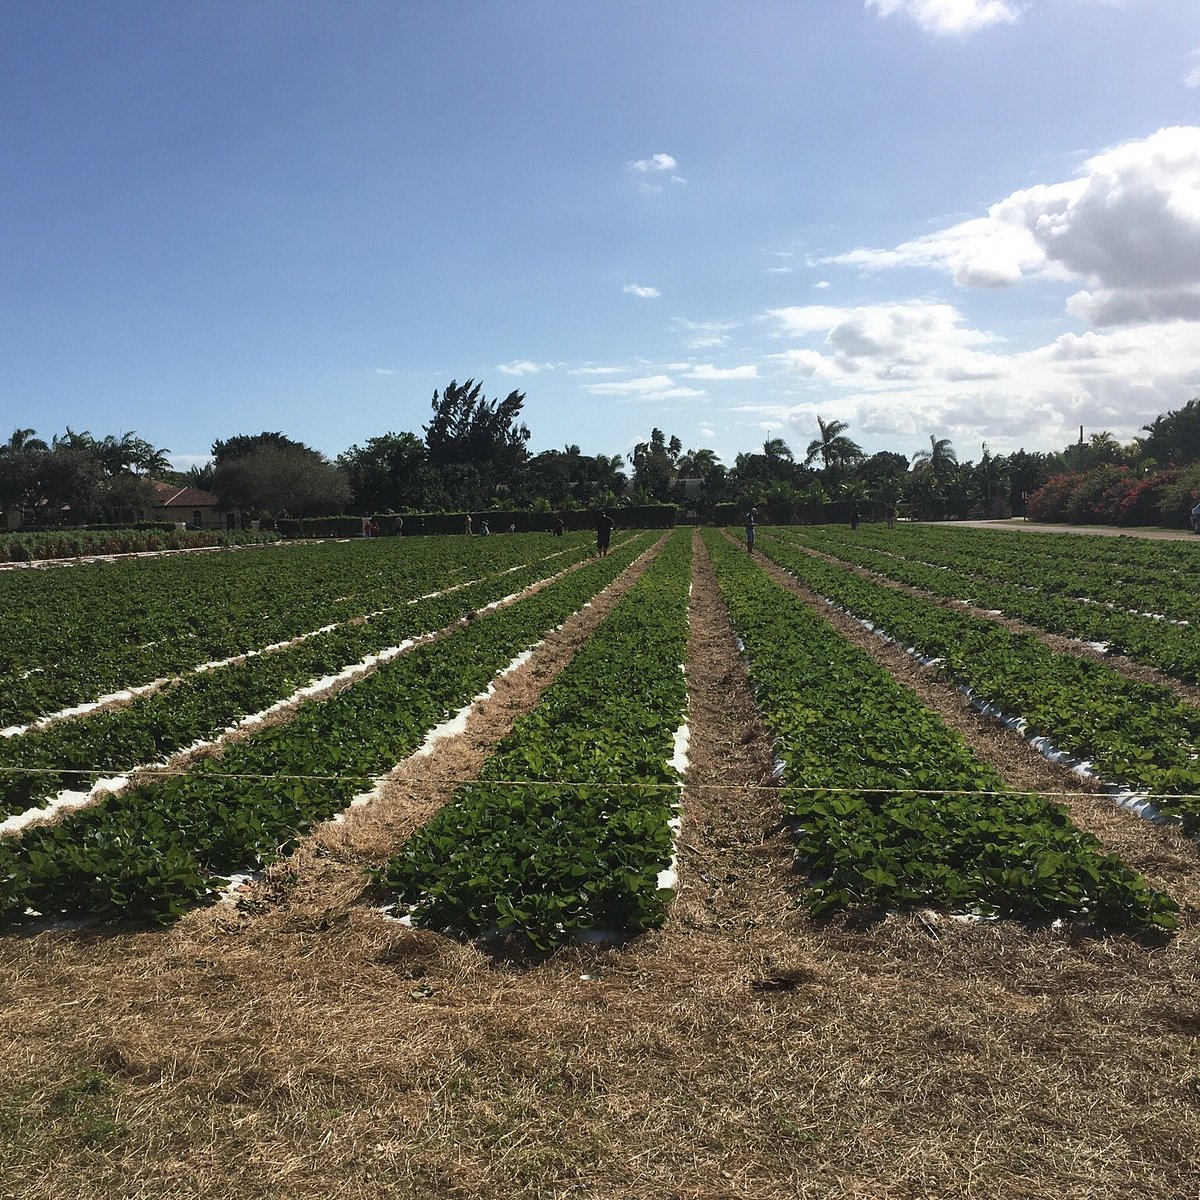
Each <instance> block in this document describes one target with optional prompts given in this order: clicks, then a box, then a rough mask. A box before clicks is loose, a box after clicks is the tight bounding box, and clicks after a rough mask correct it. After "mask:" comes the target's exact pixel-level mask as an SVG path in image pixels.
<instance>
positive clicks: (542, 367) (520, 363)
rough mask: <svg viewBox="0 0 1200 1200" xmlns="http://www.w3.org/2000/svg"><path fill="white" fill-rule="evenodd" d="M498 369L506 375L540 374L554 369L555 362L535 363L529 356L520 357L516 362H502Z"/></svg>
mask: <svg viewBox="0 0 1200 1200" xmlns="http://www.w3.org/2000/svg"><path fill="white" fill-rule="evenodd" d="M497 370H499V371H503V372H504V374H505V375H538V374H540V373H541V372H542V371H553V370H554V364H553V363H535V362H530V361H529V359H527V358H518V359H516V360H515V361H514V362H507V363H500V364H499V365H498V367H497Z"/></svg>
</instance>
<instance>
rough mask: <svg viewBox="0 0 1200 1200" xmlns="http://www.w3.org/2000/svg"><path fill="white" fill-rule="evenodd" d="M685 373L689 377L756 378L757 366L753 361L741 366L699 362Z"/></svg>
mask: <svg viewBox="0 0 1200 1200" xmlns="http://www.w3.org/2000/svg"><path fill="white" fill-rule="evenodd" d="M685 374H686V375H687V377H688V378H689V379H710V380H720V379H757V378H758V367H756V366H755V365H754V364H753V363H748V364H746V365H745V366H741V367H716V366H713V364H712V363H700V364H698V365H697V366H694V367H692V368H691V369H690V370H688V371H686V372H685Z"/></svg>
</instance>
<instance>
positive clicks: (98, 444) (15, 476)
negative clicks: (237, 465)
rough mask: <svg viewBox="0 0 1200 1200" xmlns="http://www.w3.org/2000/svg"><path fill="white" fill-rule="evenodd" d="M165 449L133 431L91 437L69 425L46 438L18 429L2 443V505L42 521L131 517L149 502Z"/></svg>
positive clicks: (166, 465)
mask: <svg viewBox="0 0 1200 1200" xmlns="http://www.w3.org/2000/svg"><path fill="white" fill-rule="evenodd" d="M167 453H168V451H166V450H163V449H159V448H158V447H156V446H154V445H152V444H151V443H150V442H148V441H146V439H145V438H141V437H138V435H137V434H136V433H122V434H120V435H113V434H108V435H106V436H105V437H104V438H95V437H93V436H92V435H91V434H90V433H89V432H88V431H87V430H84V431H83V432H82V433H80V432H77V431H76V430H74V429H71V428H70V427H69V426H68V428H67V431H66V432H65V433H64V434H62V435H55V436H54V438H53V439H52V440H51V441H50V442H49V443H47V442H46V441H44V440H43V439H42V438H39V437H37V436H36V431H35V430H33V429H17V430H14V431H13V433H12V435H11V436H10V438H9V439H8V441H7V442H5V443H0V508H3V509H19V510H21V511H22V512H23V513H25V514H27V515H28V516H29V517H30V518H31V519H32V520H35V521H38V522H43V523H64V522H70V523H72V524H80V523H83V522H86V521H109V522H117V521H123V520H132V519H134V518H135V517H136V515H137V514H138V513H139V512H140V511H141V510H143V509H145V508H147V507H149V505H150V503H151V501H152V499H153V488H152V487H151V484H150V477H151V475H152V474H154V475H158V474H161V473H163V472H165V471H166V470H167V469H168V468H169V463H168V461H167Z"/></svg>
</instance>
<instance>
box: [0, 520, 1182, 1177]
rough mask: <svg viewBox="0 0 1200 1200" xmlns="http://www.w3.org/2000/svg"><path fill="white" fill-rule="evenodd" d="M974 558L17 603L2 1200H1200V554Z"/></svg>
mask: <svg viewBox="0 0 1200 1200" xmlns="http://www.w3.org/2000/svg"><path fill="white" fill-rule="evenodd" d="M984 524H986V523H978V524H976V523H972V522H954V523H950V524H947V525H925V524H919V523H912V524H909V523H903V524H901V525H898V526H897V527H896V528H895V529H887V528H886V527H884V526H882V525H880V526H864V527H862V528H861V529H859V530H856V531H852V530H850V529H849V528H847V527H836V526H815V527H804V526H795V527H777V528H773V527H764V528H762V529H760V530H759V531H758V538H757V546H756V549H755V551H754V553H753V554H747V553H746V548H745V545H744V541H743V540H742V539H741V532H740V531H739V530H727V531H719V530H711V529H710V530H705V531H698V530H697V531H693V530H692V529H690V528H687V529H678V530H675V531H669V532H665V533H660V532H656V531H643V532H637V531H625V532H622V531H618V532H617V534H616V535H615V536H614V543H613V549H612V552H611V553H610V554H609V555H608V556H607V557H599V558H598V557H596V556H595V553H594V544H593V539H592V538H591V536H590V535H585V534H568V535H566V536H565V537H562V538H554V537H550V536H548V535H540V534H518V535H512V536H508V537H498V538H490V539H480V538H475V539H471V538H462V537H444V538H433V537H431V538H421V539H407V538H406V539H403V540H401V539H379V540H375V541H360V542H350V543H338V544H329V543H322V544H313V545H305V546H295V547H289V548H287V549H286V550H280V549H274V548H263V549H244V550H237V551H235V552H233V553H229V554H197V555H179V556H172V557H164V558H139V559H136V560H127V561H116V562H109V563H96V564H79V565H77V566H71V567H67V566H63V567H61V568H55V569H53V570H46V571H14V572H6V573H2V574H0V597H2V598H3V602H4V605H5V609H6V612H8V614H9V621H8V622H6V627H5V629H4V630H0V673H2V674H3V676H4V678H5V680H6V687H5V689H4V694H3V696H0V980H2V981H3V982H2V985H0V988H2V990H0V1015H2V1016H3V1021H2V1027H3V1028H4V1030H5V1032H6V1034H7V1037H6V1039H5V1041H6V1049H7V1053H6V1054H5V1056H4V1058H3V1059H2V1060H0V1129H2V1130H3V1136H0V1196H3V1197H7V1196H12V1197H17V1196H20V1197H23V1198H24V1197H39V1198H40V1197H45V1198H47V1200H49V1198H52V1197H53V1198H57V1197H63V1196H66V1195H67V1194H70V1195H72V1196H80V1197H92V1196H95V1197H99V1196H101V1195H104V1196H120V1197H123V1196H128V1197H134V1196H143V1195H156V1196H180V1197H183V1196H187V1197H193V1196H194V1197H214V1198H215V1197H218V1196H228V1195H229V1194H231V1193H232V1192H234V1191H235V1190H246V1191H254V1192H257V1193H259V1194H263V1195H269V1196H276V1195H278V1196H289V1197H291V1196H297V1197H304V1196H312V1197H319V1196H329V1195H339V1196H349V1197H363V1198H366V1197H384V1196H388V1197H394V1196H413V1197H417V1196H433V1195H437V1196H461V1197H490V1196H496V1197H499V1196H502V1195H503V1196H528V1197H550V1196H554V1197H558V1196H563V1197H566V1196H576V1195H580V1196H588V1195H594V1196H604V1197H608V1196H614V1197H615V1196H630V1197H632V1196H644V1195H661V1196H668V1197H679V1198H681V1200H682V1198H684V1197H689V1198H690V1197H695V1198H697V1200H699V1198H701V1197H705V1198H707V1197H718V1196H720V1197H724V1196H729V1197H738V1196H745V1197H781V1198H782V1197H785V1196H787V1197H794V1196H805V1197H806V1196H812V1197H863V1198H866V1197H897V1198H900V1197H904V1198H909V1197H913V1198H915V1197H933V1196H937V1197H945V1196H955V1197H957V1196H962V1197H968V1196H988V1197H993V1196H994V1197H1010V1196H1011V1197H1014V1198H1015V1197H1032V1196H1047V1197H1050V1196H1054V1197H1063V1196H1069V1197H1080V1198H1081V1200H1082V1198H1084V1197H1089V1198H1091V1197H1114V1198H1115V1197H1124V1196H1128V1195H1131V1194H1137V1195H1140V1196H1147V1197H1162V1198H1163V1200H1167V1198H1168V1197H1172V1198H1173V1197H1178V1196H1183V1195H1192V1194H1196V1193H1197V1192H1198V1191H1200V1169H1198V1168H1196V1166H1195V1162H1196V1160H1197V1157H1198V1156H1200V1137H1198V1136H1197V1133H1196V1130H1197V1128H1198V1127H1200V1126H1198V1123H1197V1115H1198V1112H1200V1053H1198V1051H1197V1045H1198V1043H1197V1038H1198V1037H1200V1002H1198V1001H1197V999H1196V995H1197V993H1196V982H1197V977H1198V975H1200V941H1198V938H1197V916H1198V914H1200V848H1198V846H1197V842H1196V836H1197V834H1198V832H1200V760H1198V752H1200V751H1198V748H1200V639H1197V637H1196V634H1195V629H1196V627H1197V624H1200V601H1198V600H1197V599H1196V598H1195V595H1194V581H1195V579H1196V578H1197V577H1198V572H1197V569H1198V568H1200V539H1197V540H1196V541H1195V542H1188V541H1187V539H1188V538H1189V537H1194V535H1189V534H1186V533H1183V534H1180V535H1179V536H1178V537H1177V538H1156V537H1155V536H1153V534H1154V532H1155V531H1141V530H1138V531H1121V532H1122V533H1131V534H1132V535H1133V536H1131V537H1129V538H1113V537H1107V536H1091V537H1089V536H1080V534H1081V533H1084V532H1086V533H1093V534H1098V533H1101V531H1094V530H1087V531H1079V530H1076V531H1073V532H1072V533H1071V534H1063V533H1058V532H1055V531H1051V530H1038V531H1037V532H1039V534H1041V536H1037V537H1021V536H1019V535H1018V536H1014V531H1013V529H1012V528H1006V529H996V528H983V527H982V526H983V525H984ZM1029 528H1030V529H1032V528H1034V527H1029ZM1144 534H1150V536H1144Z"/></svg>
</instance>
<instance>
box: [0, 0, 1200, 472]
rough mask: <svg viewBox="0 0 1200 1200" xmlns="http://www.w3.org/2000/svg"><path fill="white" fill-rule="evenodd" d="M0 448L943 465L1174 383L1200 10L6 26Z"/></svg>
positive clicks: (265, 2) (1187, 246)
mask: <svg viewBox="0 0 1200 1200" xmlns="http://www.w3.org/2000/svg"><path fill="white" fill-rule="evenodd" d="M0 32H2V36H0V279H2V280H3V302H2V303H0V421H4V422H5V423H6V427H0V434H3V436H5V437H6V436H7V434H8V432H9V431H10V430H11V429H12V428H16V427H33V428H35V429H37V430H38V432H39V433H40V434H42V435H43V436H46V437H48V436H49V435H51V434H54V433H60V432H62V431H63V430H64V429H65V427H66V426H68V425H69V426H71V427H72V428H74V429H77V430H79V429H89V430H91V431H92V432H93V433H94V434H96V435H97V436H99V435H102V434H105V433H120V432H124V431H126V430H136V431H137V432H138V433H139V434H141V435H142V436H143V437H146V438H148V439H150V440H151V441H153V442H154V443H155V444H157V445H161V446H165V447H168V448H169V449H170V450H171V451H172V453H173V455H174V456H175V457H177V459H178V461H179V462H180V463H186V462H189V461H202V460H203V458H204V457H205V456H206V455H207V452H208V448H209V446H210V445H211V443H212V441H213V439H214V438H223V437H228V436H231V435H233V434H237V433H256V432H259V431H260V430H263V429H282V430H284V431H285V432H287V433H288V434H289V435H291V436H293V437H296V438H299V439H301V440H303V441H305V442H307V443H309V444H310V445H313V446H315V447H317V448H318V449H320V450H322V451H324V452H325V453H327V454H329V455H331V456H332V455H336V454H337V453H339V452H340V451H341V450H343V449H345V448H346V447H347V446H349V445H350V444H352V443H355V442H359V443H361V442H362V441H364V440H365V439H367V438H369V437H371V436H373V435H376V434H381V433H384V432H387V431H389V430H396V431H399V430H406V429H407V430H412V431H414V432H418V433H419V432H420V426H421V424H422V423H423V422H425V421H427V420H428V415H429V401H430V398H431V396H432V394H433V391H434V389H435V388H440V387H441V386H443V385H444V384H445V383H446V382H447V381H448V380H450V379H451V378H457V379H458V380H460V381H462V380H464V379H467V378H469V377H473V378H475V379H482V380H483V381H484V384H485V389H486V392H487V394H488V395H491V396H502V395H504V394H506V393H507V392H508V391H509V390H511V389H512V388H514V387H516V388H520V389H521V390H523V391H525V392H526V394H527V401H526V408H525V415H526V420H527V423H528V424H529V426H530V427H531V429H532V432H533V439H532V442H531V447H532V448H533V449H535V450H539V449H545V448H548V447H553V446H562V445H564V444H566V443H568V442H574V443H578V444H579V445H580V446H581V447H582V449H583V450H584V452H585V453H596V452H604V453H609V454H614V453H625V452H627V451H628V450H629V449H630V448H631V447H632V445H633V443H635V442H637V441H639V440H644V439H645V438H646V437H647V436H648V434H649V431H650V429H651V427H653V426H655V425H657V426H659V427H660V428H662V429H664V430H665V431H666V432H667V433H668V434H677V435H678V436H679V437H680V439H681V440H682V441H683V443H684V445H685V446H687V447H693V446H700V445H706V446H710V447H712V448H714V449H716V450H717V451H718V453H720V454H721V456H722V458H723V459H724V460H725V461H726V462H732V460H733V457H734V455H735V454H737V453H738V452H739V451H742V450H748V449H752V448H754V447H755V446H756V445H759V444H761V442H762V441H763V440H764V438H765V437H767V436H768V435H772V436H782V437H784V438H785V439H786V440H787V441H788V443H789V444H790V445H791V446H792V447H793V449H795V450H797V451H799V452H800V454H801V455H802V454H803V450H804V447H805V446H806V445H807V443H808V441H809V440H810V439H811V438H812V437H813V436H814V435H815V433H816V416H817V415H818V414H820V415H821V416H823V417H824V418H826V419H827V420H828V419H833V418H837V419H839V420H844V421H846V422H847V424H848V425H849V432H850V434H851V436H852V437H854V438H855V439H856V440H857V441H858V442H859V443H860V444H861V445H862V446H863V447H864V448H865V449H866V450H867V451H868V452H873V451H875V450H880V449H895V450H900V451H902V452H904V453H912V452H913V451H915V450H917V449H919V448H920V447H921V446H922V445H927V444H928V438H929V435H930V434H936V435H937V436H939V437H947V436H948V437H950V438H951V439H952V440H953V441H954V444H955V446H956V448H957V450H958V452H959V457H960V458H963V459H966V458H978V456H979V453H980V449H981V445H982V443H983V442H985V441H986V442H988V443H989V445H990V447H991V449H992V451H993V452H998V451H1006V450H1011V449H1015V448H1016V447H1018V446H1025V447H1026V448H1028V449H1054V448H1061V446H1062V445H1064V444H1065V443H1066V442H1067V441H1068V440H1071V439H1073V438H1074V437H1076V436H1077V435H1078V428H1079V425H1080V424H1083V425H1085V426H1086V428H1087V430H1088V431H1089V432H1090V431H1095V430H1099V429H1109V430H1111V431H1113V432H1114V433H1116V434H1117V435H1118V436H1119V437H1121V438H1128V437H1130V436H1132V435H1133V434H1134V433H1136V432H1137V431H1138V429H1139V427H1140V426H1141V425H1143V424H1144V423H1145V422H1147V421H1149V420H1150V419H1152V418H1153V417H1154V416H1155V415H1156V414H1157V413H1159V412H1162V411H1165V410H1167V409H1169V408H1173V407H1178V406H1179V405H1181V404H1182V403H1184V402H1185V401H1186V400H1187V399H1189V398H1190V397H1191V396H1193V395H1195V394H1197V392H1200V5H1197V4H1196V3H1195V0H1124V2H1118V0H1024V2H1022V0H792V2H790V3H784V2H770V0H766V2H750V0H728V2H726V3H708V2H705V0H658V2H648V0H637V2H636V3H634V2H628V3H627V2H622V0H606V2H605V3H603V4H600V3H582V2H576V3H566V2H560V0H554V2H551V0H546V2H542V3H528V2H522V3H516V2H507V0H489V2H487V3H466V2H462V3H432V2H430V3H425V2H422V3H399V2H395V3H386V4H382V3H380V4H376V3H362V2H355V0H342V2H340V3H332V2H330V3H306V2H302V0H289V2H288V3H274V2H270V0H259V2H256V3H252V4H247V3H244V2H243V0H237V2H230V3H152V2H149V0H143V2H139V3H118V2H112V0H79V2H74V3H63V2H58V3H43V2H40V0H39V2H36V3H35V2H32V0H8V3H7V4H5V5H4V7H3V10H2V12H0Z"/></svg>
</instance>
